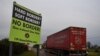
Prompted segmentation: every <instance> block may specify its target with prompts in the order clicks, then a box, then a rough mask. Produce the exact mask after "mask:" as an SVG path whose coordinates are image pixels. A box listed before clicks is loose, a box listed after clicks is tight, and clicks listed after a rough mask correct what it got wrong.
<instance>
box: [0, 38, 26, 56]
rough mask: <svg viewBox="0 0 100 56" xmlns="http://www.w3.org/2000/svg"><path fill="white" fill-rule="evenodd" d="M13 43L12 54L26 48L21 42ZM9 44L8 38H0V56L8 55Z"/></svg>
mask: <svg viewBox="0 0 100 56" xmlns="http://www.w3.org/2000/svg"><path fill="white" fill-rule="evenodd" d="M12 43H13V56H16V55H19V54H21V53H23V52H24V51H27V50H28V47H27V46H26V45H24V44H22V43H16V42H12ZM9 45H10V42H9V41H8V39H2V40H1V41H0V56H8V55H9Z"/></svg>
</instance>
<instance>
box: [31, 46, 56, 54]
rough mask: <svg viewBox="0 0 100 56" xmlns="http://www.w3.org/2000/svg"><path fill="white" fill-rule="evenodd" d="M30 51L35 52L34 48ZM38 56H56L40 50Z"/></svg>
mask: <svg viewBox="0 0 100 56" xmlns="http://www.w3.org/2000/svg"><path fill="white" fill-rule="evenodd" d="M32 51H34V52H37V50H36V48H32ZM39 56H56V55H54V54H50V53H47V52H45V51H44V49H40V50H39Z"/></svg>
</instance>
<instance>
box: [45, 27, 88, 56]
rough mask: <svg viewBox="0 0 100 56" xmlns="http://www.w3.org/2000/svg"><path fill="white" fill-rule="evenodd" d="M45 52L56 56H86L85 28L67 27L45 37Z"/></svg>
mask: <svg viewBox="0 0 100 56" xmlns="http://www.w3.org/2000/svg"><path fill="white" fill-rule="evenodd" d="M45 46H46V47H45V49H46V52H50V53H54V54H56V55H58V56H86V51H87V48H86V28H83V27H68V28H66V29H64V30H61V31H59V32H56V33H54V34H52V35H49V36H48V37H47V40H46V43H45Z"/></svg>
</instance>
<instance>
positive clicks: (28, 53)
mask: <svg viewBox="0 0 100 56" xmlns="http://www.w3.org/2000/svg"><path fill="white" fill-rule="evenodd" d="M19 56H36V53H35V52H33V51H26V52H24V53H22V54H21V55H19Z"/></svg>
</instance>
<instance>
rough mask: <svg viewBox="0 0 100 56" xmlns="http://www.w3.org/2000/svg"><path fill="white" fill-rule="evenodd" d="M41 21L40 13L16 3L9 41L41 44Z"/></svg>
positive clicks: (14, 4)
mask: <svg viewBox="0 0 100 56" xmlns="http://www.w3.org/2000/svg"><path fill="white" fill-rule="evenodd" d="M41 21H42V16H41V14H40V13H36V12H34V11H32V10H30V9H28V8H26V7H24V6H21V5H19V4H17V3H16V2H14V3H13V14H12V22H11V27H10V36H9V41H13V42H20V43H34V44H39V43H40V32H41Z"/></svg>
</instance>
